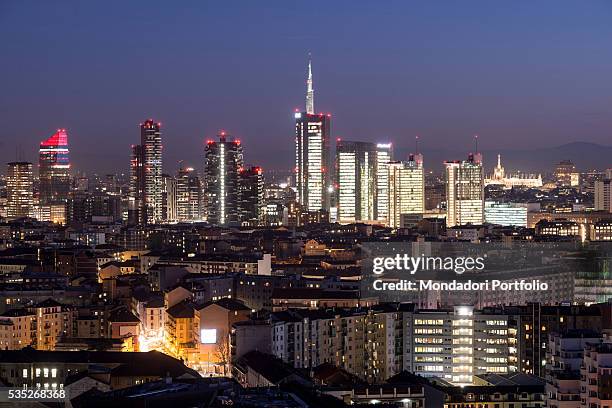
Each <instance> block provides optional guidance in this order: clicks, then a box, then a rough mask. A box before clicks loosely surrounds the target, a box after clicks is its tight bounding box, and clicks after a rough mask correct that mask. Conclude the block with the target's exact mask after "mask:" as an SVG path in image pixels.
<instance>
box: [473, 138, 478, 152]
mask: <svg viewBox="0 0 612 408" xmlns="http://www.w3.org/2000/svg"><path fill="white" fill-rule="evenodd" d="M474 144H475V147H476V152H475V153H478V135H474Z"/></svg>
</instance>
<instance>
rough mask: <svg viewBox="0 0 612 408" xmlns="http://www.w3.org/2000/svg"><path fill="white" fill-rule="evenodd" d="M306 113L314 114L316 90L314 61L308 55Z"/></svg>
mask: <svg viewBox="0 0 612 408" xmlns="http://www.w3.org/2000/svg"><path fill="white" fill-rule="evenodd" d="M306 86H307V87H306V113H309V114H314V113H315V110H314V89H312V59H311V56H310V53H308V80H307V81H306Z"/></svg>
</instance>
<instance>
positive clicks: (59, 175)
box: [38, 129, 70, 205]
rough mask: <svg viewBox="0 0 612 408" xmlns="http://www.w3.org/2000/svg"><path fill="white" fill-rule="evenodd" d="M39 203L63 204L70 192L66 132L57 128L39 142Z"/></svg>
mask: <svg viewBox="0 0 612 408" xmlns="http://www.w3.org/2000/svg"><path fill="white" fill-rule="evenodd" d="M38 166H39V168H38V170H39V178H40V204H41V205H52V204H63V203H66V200H68V193H69V192H70V158H69V150H68V133H67V132H66V129H58V130H57V132H55V133H54V134H53V135H52V136H51V137H49V138H48V139H46V140H44V141H42V142H40V148H39V162H38Z"/></svg>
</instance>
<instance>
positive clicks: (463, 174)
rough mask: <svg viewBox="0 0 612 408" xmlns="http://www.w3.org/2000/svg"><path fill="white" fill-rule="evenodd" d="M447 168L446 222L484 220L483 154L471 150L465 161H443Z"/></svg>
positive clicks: (450, 223) (456, 223)
mask: <svg viewBox="0 0 612 408" xmlns="http://www.w3.org/2000/svg"><path fill="white" fill-rule="evenodd" d="M444 166H445V169H446V226H447V227H454V226H456V225H465V224H482V223H483V222H484V176H483V170H482V156H481V154H480V153H475V154H474V153H472V154H470V155H469V156H468V160H467V161H447V162H444Z"/></svg>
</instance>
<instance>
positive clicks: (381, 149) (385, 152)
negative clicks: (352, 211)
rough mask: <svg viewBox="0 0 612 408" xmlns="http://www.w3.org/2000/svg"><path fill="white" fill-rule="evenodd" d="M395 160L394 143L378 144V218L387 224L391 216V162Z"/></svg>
mask: <svg viewBox="0 0 612 408" xmlns="http://www.w3.org/2000/svg"><path fill="white" fill-rule="evenodd" d="M392 160H393V145H392V144H391V143H378V144H377V145H376V220H377V221H380V222H382V223H385V224H387V223H388V218H389V163H390V162H391V161H392Z"/></svg>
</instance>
